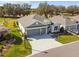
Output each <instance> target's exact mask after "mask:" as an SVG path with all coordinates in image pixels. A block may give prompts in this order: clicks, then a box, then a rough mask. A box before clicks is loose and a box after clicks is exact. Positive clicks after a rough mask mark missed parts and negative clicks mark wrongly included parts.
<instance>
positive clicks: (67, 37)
mask: <svg viewBox="0 0 79 59" xmlns="http://www.w3.org/2000/svg"><path fill="white" fill-rule="evenodd" d="M56 40H57V41H58V42H60V43H63V44H66V43H70V42H74V41H77V40H79V37H77V36H74V35H61V36H58V37H57V39H56Z"/></svg>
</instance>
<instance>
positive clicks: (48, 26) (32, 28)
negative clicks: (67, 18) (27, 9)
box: [18, 14, 59, 36]
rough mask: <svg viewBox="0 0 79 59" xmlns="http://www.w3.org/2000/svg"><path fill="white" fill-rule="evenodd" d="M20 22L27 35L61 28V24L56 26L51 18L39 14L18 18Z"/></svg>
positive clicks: (40, 33) (45, 32)
mask: <svg viewBox="0 0 79 59" xmlns="http://www.w3.org/2000/svg"><path fill="white" fill-rule="evenodd" d="M18 24H19V28H20V30H21V31H22V33H25V34H26V35H27V36H33V35H43V34H47V33H48V32H56V31H58V30H59V29H58V28H59V25H57V24H56V26H55V24H54V23H52V22H51V21H50V20H49V19H46V18H44V17H43V16H40V15H38V14H33V15H29V16H24V17H22V18H20V19H18Z"/></svg>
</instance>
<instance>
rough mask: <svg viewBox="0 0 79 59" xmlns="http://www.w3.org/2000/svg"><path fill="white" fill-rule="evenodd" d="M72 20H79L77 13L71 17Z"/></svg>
mask: <svg viewBox="0 0 79 59" xmlns="http://www.w3.org/2000/svg"><path fill="white" fill-rule="evenodd" d="M71 18H72V19H73V20H74V21H79V15H77V16H73V17H71Z"/></svg>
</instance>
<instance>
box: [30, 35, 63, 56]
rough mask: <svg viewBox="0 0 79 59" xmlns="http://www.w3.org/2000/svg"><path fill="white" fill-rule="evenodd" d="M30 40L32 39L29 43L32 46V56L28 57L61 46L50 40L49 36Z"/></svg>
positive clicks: (52, 39) (53, 39)
mask: <svg viewBox="0 0 79 59" xmlns="http://www.w3.org/2000/svg"><path fill="white" fill-rule="evenodd" d="M29 39H30V38H29ZM31 39H33V40H32V41H30V44H31V45H32V54H31V55H29V56H32V55H34V54H37V53H40V52H43V53H46V52H45V50H48V49H51V48H56V47H59V46H62V45H63V44H61V43H59V42H57V41H56V40H55V38H52V37H51V36H50V35H43V36H36V37H33V38H31Z"/></svg>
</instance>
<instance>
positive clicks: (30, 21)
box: [18, 14, 45, 27]
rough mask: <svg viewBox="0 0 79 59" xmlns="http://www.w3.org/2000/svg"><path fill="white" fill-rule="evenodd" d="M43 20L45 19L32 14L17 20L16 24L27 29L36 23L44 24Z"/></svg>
mask: <svg viewBox="0 0 79 59" xmlns="http://www.w3.org/2000/svg"><path fill="white" fill-rule="evenodd" d="M44 19H45V18H44V17H42V16H40V15H37V14H33V15H29V16H24V17H22V18H20V19H18V22H20V23H21V24H22V26H23V27H28V26H30V25H32V24H33V23H35V22H37V21H39V22H41V23H42V24H44Z"/></svg>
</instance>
